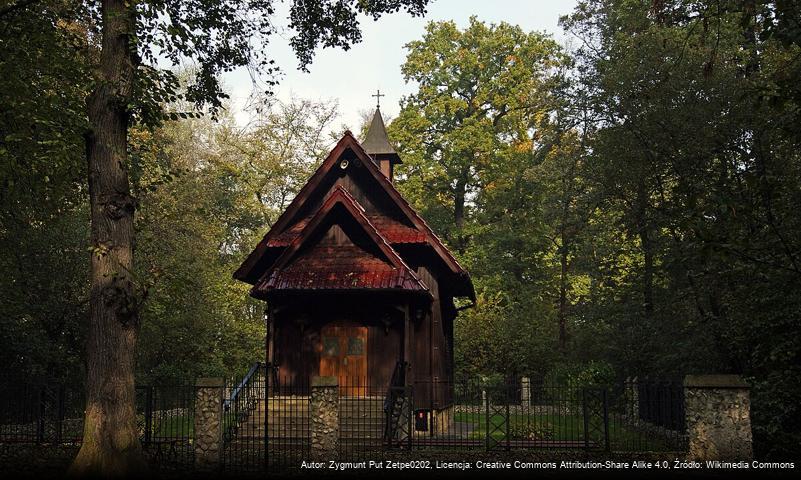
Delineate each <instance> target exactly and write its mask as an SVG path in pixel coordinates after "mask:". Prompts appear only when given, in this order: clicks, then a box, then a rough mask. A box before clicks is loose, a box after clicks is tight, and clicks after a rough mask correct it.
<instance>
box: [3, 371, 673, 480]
mask: <svg viewBox="0 0 801 480" xmlns="http://www.w3.org/2000/svg"><path fill="white" fill-rule="evenodd" d="M403 371H404V367H403V366H402V365H401V366H400V367H398V369H396V373H395V374H394V375H393V381H392V382H390V385H389V386H387V384H381V385H376V384H372V383H370V382H368V381H366V380H365V379H363V378H340V379H339V382H338V386H337V388H336V395H337V398H338V400H337V411H336V416H337V430H336V431H337V432H338V449H339V450H338V452H337V455H338V457H339V458H340V459H343V460H348V459H352V460H359V459H370V458H371V457H372V456H373V455H374V454H375V452H384V453H386V452H398V453H403V452H408V451H415V452H420V453H421V454H424V453H425V452H436V451H441V450H446V451H453V450H475V451H489V452H494V451H501V450H528V449H560V450H575V449H582V450H593V451H599V452H642V451H663V452H665V451H670V452H672V451H683V450H685V449H686V433H685V431H684V430H685V429H684V403H683V399H684V391H683V388H682V386H681V384H678V383H676V382H657V381H639V382H625V383H620V384H615V385H612V386H608V387H607V386H571V385H561V384H550V383H548V382H542V381H538V380H537V381H534V380H526V381H525V382H520V381H516V382H509V383H506V382H489V381H487V380H483V379H464V380H460V381H455V382H445V381H428V380H425V381H420V380H417V381H412V382H410V381H409V379H406V378H403V376H404V375H403ZM197 394H198V390H197V387H195V386H194V385H174V386H148V385H144V386H137V387H136V412H137V421H138V424H139V433H140V438H141V441H142V445H143V447H144V448H145V450H146V451H147V452H148V453H149V454H150V458H151V459H153V461H154V463H155V464H157V465H158V466H159V468H170V467H175V468H181V469H187V468H192V466H193V465H194V461H195V451H194V445H195V441H196V439H195V432H194V430H195V418H194V417H195V401H196V398H197ZM220 395H221V399H222V418H221V423H222V425H221V429H222V437H223V442H222V462H221V463H222V468H224V469H225V470H226V471H234V472H237V471H242V472H247V471H263V470H264V469H266V468H276V469H279V470H287V469H291V468H295V467H298V466H299V465H300V462H301V461H302V460H304V459H308V458H310V453H311V433H312V428H313V425H314V422H315V418H316V417H313V416H314V415H315V413H314V412H315V411H316V410H315V408H316V407H315V406H314V404H313V403H312V387H311V381H310V378H306V377H301V376H293V377H282V378H279V376H278V374H277V371H276V369H274V368H271V367H270V366H269V365H264V364H256V365H254V366H253V367H252V368H251V369H250V370H249V371H248V373H247V374H246V375H244V376H243V377H242V378H241V379H237V380H235V381H232V382H230V384H228V385H225V386H224V387H222V388H221V389H220ZM83 408H84V407H83V392H82V391H80V390H79V389H78V388H77V387H75V388H73V387H69V386H66V385H62V384H59V383H57V382H30V381H27V382H8V381H4V380H3V379H2V378H0V443H43V444H46V443H58V444H66V443H73V444H78V443H80V441H81V436H82V432H83Z"/></svg>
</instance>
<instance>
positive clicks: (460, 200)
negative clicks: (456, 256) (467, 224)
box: [453, 169, 468, 253]
mask: <svg viewBox="0 0 801 480" xmlns="http://www.w3.org/2000/svg"><path fill="white" fill-rule="evenodd" d="M467 175H468V172H467V171H466V169H465V170H463V171H462V175H461V177H460V178H459V179H457V180H456V186H455V188H454V192H453V220H454V223H455V224H456V235H455V240H456V241H455V243H456V250H457V251H458V252H459V253H464V250H465V248H466V247H467V245H465V238H464V235H463V228H464V216H465V213H464V207H465V196H466V195H467Z"/></svg>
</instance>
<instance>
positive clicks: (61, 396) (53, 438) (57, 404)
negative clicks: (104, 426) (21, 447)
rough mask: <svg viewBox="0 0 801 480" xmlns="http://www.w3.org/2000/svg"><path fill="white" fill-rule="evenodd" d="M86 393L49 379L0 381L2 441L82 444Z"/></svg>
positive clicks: (5, 379)
mask: <svg viewBox="0 0 801 480" xmlns="http://www.w3.org/2000/svg"><path fill="white" fill-rule="evenodd" d="M83 405H84V400H83V391H82V390H77V389H74V388H68V387H67V386H65V385H62V384H59V383H56V382H51V381H46V380H25V381H21V380H19V379H18V378H0V442H2V443H57V444H69V443H80V441H81V438H82V437H83V410H84V406H83Z"/></svg>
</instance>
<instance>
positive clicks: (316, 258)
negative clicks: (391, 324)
mask: <svg viewBox="0 0 801 480" xmlns="http://www.w3.org/2000/svg"><path fill="white" fill-rule="evenodd" d="M340 289H378V290H394V289H400V290H422V287H421V285H420V282H419V280H417V279H416V278H415V277H414V276H413V275H412V274H411V272H410V271H409V270H408V269H404V268H397V267H394V266H392V265H390V264H388V263H386V262H384V261H382V260H380V259H378V258H376V257H374V256H372V255H370V254H369V253H368V252H365V251H364V250H362V249H361V248H359V247H357V246H355V245H349V246H344V245H340V246H334V245H330V246H329V245H318V246H316V247H315V248H312V249H310V250H309V251H308V252H307V253H305V254H304V255H303V256H302V257H300V258H297V259H296V260H295V261H294V262H292V264H291V265H289V266H288V267H287V268H285V269H281V270H273V271H272V272H271V273H270V275H269V277H268V278H265V279H264V280H263V281H262V282H260V284H259V290H260V291H264V292H266V291H269V290H340Z"/></svg>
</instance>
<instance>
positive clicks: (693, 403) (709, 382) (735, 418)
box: [684, 375, 753, 461]
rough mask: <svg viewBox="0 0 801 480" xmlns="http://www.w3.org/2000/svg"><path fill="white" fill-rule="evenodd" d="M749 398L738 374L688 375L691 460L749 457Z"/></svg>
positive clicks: (687, 420)
mask: <svg viewBox="0 0 801 480" xmlns="http://www.w3.org/2000/svg"><path fill="white" fill-rule="evenodd" d="M750 404H751V401H750V399H749V395H748V384H746V383H745V381H744V380H743V379H742V378H741V377H739V376H737V375H688V376H687V377H685V378H684V408H685V418H686V422H687V435H688V440H689V456H690V458H691V459H694V460H735V461H737V460H750V459H751V458H752V457H753V450H752V444H751V414H750Z"/></svg>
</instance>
